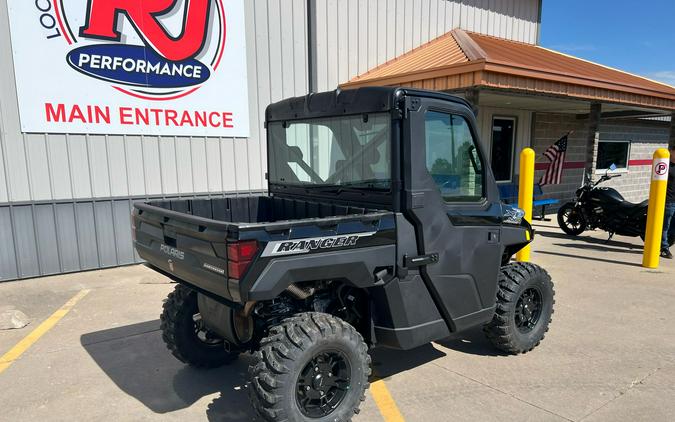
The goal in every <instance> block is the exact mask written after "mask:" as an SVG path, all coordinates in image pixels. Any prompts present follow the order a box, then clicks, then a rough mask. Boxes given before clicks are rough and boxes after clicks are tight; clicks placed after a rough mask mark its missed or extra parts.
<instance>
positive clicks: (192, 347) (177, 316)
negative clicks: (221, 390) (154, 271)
mask: <svg viewBox="0 0 675 422" xmlns="http://www.w3.org/2000/svg"><path fill="white" fill-rule="evenodd" d="M200 320H201V318H200V316H199V307H198V306H197V292H196V291H194V290H192V289H190V288H189V287H186V286H183V285H182V284H177V285H176V288H175V290H174V291H173V292H171V293H169V297H168V298H167V299H166V301H165V302H164V311H163V312H162V315H161V316H160V321H161V325H160V327H161V329H162V339H163V340H164V343H166V347H167V348H168V349H169V350H170V351H171V353H172V354H173V355H174V356H175V357H176V358H177V359H178V360H179V361H181V362H183V363H187V364H188V365H191V366H195V367H198V368H215V367H218V366H222V365H225V364H227V363H230V362H232V361H233V360H235V359H236V358H237V356H238V354H237V353H230V352H228V351H227V350H226V349H225V346H224V342H223V340H222V339H221V338H218V337H217V336H215V335H213V334H212V333H210V332H208V331H207V330H206V329H204V328H203V327H202V326H201V323H200Z"/></svg>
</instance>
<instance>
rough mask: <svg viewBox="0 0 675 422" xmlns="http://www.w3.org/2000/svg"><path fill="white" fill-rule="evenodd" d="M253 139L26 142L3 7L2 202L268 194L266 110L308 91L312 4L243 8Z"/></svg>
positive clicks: (35, 137) (276, 2)
mask: <svg viewBox="0 0 675 422" xmlns="http://www.w3.org/2000/svg"><path fill="white" fill-rule="evenodd" d="M245 5H246V38H247V63H248V73H249V75H255V77H250V78H249V80H250V83H249V102H250V119H251V122H253V123H252V126H253V127H252V128H251V138H250V139H233V138H209V139H206V138H197V137H189V138H185V137H183V138H172V137H161V138H159V137H153V136H119V135H110V136H102V135H88V136H86V135H51V134H21V130H20V126H19V111H18V107H17V99H16V89H15V86H14V69H13V66H12V55H11V51H12V50H11V45H10V41H9V34H8V27H9V23H8V17H7V2H1V3H0V28H1V29H0V35H1V36H0V95H2V98H1V100H0V103H1V107H2V108H0V128H2V136H1V138H2V148H0V158H1V159H2V160H0V203H3V202H8V201H11V202H15V201H45V200H60V199H68V198H73V199H75V198H107V197H110V196H138V195H172V194H177V193H181V194H183V193H190V192H220V191H223V190H235V189H236V190H244V191H246V190H260V189H263V188H264V187H265V180H264V174H265V165H264V162H265V157H266V152H265V146H264V145H263V144H264V132H263V126H262V121H263V116H264V110H265V107H266V106H267V104H269V103H270V102H273V101H277V100H280V99H282V98H286V97H290V96H295V95H302V94H304V93H306V92H307V89H308V88H307V87H308V83H307V81H308V75H307V18H306V0H266V1H257V0H256V1H255V2H252V1H246V2H245Z"/></svg>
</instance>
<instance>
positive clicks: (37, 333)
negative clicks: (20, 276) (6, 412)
mask: <svg viewBox="0 0 675 422" xmlns="http://www.w3.org/2000/svg"><path fill="white" fill-rule="evenodd" d="M89 292H90V290H89V289H84V290H80V291H79V292H78V293H77V294H76V295H75V296H73V297H72V298H71V299H70V300H69V301H68V302H66V304H65V305H63V306H62V307H60V308H59V309H58V310H57V311H56V312H54V313H53V314H51V316H50V317H49V318H47V319H46V320H45V321H43V322H42V324H40V325H38V326H37V328H35V329H34V330H33V331H31V332H30V334H28V335H27V336H26V337H24V338H23V339H22V340H21V341H20V342H18V343H17V344H16V345H15V346H14V347H12V348H11V349H10V350H9V352H7V353H5V354H4V355H2V357H0V374H1V373H2V372H3V371H4V370H5V369H7V368H9V367H10V366H11V365H12V363H14V361H15V360H17V359H19V357H21V355H22V354H23V352H25V351H26V350H28V348H29V347H31V346H32V345H33V344H34V343H35V342H36V341H38V340H39V339H40V337H42V336H43V335H44V334H45V333H46V332H47V331H49V330H51V329H52V327H54V326H55V325H56V323H57V322H59V321H60V320H61V318H63V317H64V316H66V314H67V313H68V312H70V310H71V309H72V308H73V306H75V304H76V303H77V302H79V301H80V299H82V298H83V297H85V296H86V295H87V293H89Z"/></svg>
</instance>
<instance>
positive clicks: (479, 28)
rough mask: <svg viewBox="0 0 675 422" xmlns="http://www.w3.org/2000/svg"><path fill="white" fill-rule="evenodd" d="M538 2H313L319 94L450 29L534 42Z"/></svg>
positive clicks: (342, 0)
mask: <svg viewBox="0 0 675 422" xmlns="http://www.w3.org/2000/svg"><path fill="white" fill-rule="evenodd" d="M539 3H540V1H539V0H461V1H460V0H316V47H315V51H314V52H313V53H314V57H315V59H316V78H317V79H316V81H317V88H318V90H319V91H326V90H330V89H335V87H336V86H337V85H338V84H339V83H343V82H346V81H348V80H349V79H351V78H353V77H355V76H357V75H360V74H362V73H365V72H367V71H368V70H370V69H372V68H374V67H375V66H378V65H380V64H382V63H384V62H386V61H388V60H391V59H393V58H395V57H397V56H399V55H401V54H403V53H405V52H407V51H410V50H412V49H413V48H415V47H418V46H420V45H421V44H424V43H426V42H428V41H430V40H432V39H434V38H436V37H438V36H440V35H443V34H444V33H446V32H448V31H450V30H451V29H453V28H462V29H465V30H468V31H474V32H480V33H483V34H488V35H494V36H497V37H500V38H506V39H511V40H516V41H521V42H526V43H530V44H536V43H537V37H538V30H539V23H538V20H539Z"/></svg>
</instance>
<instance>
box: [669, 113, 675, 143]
mask: <svg viewBox="0 0 675 422" xmlns="http://www.w3.org/2000/svg"><path fill="white" fill-rule="evenodd" d="M668 146H669V147H670V149H673V148H675V113H673V114H671V115H670V136H669V137H668Z"/></svg>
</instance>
